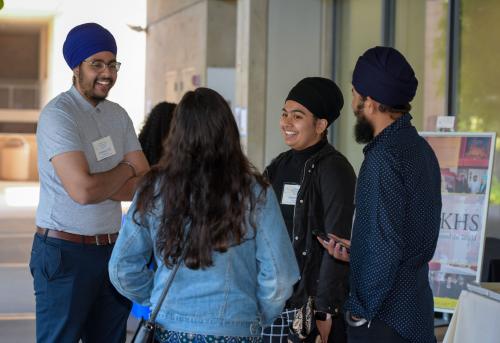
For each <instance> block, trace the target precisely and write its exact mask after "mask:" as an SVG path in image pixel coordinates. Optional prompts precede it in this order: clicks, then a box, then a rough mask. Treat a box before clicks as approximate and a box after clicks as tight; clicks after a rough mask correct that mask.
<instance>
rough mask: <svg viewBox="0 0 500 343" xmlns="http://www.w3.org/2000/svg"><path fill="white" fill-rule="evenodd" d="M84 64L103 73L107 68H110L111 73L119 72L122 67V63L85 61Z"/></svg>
mask: <svg viewBox="0 0 500 343" xmlns="http://www.w3.org/2000/svg"><path fill="white" fill-rule="evenodd" d="M83 62H85V63H88V64H89V65H90V67H91V68H92V69H94V70H95V71H96V72H101V71H104V69H106V67H108V68H109V70H110V71H112V72H117V71H118V70H120V66H121V65H122V64H121V63H120V62H116V61H113V62H110V63H108V64H106V63H104V62H103V61H87V60H83Z"/></svg>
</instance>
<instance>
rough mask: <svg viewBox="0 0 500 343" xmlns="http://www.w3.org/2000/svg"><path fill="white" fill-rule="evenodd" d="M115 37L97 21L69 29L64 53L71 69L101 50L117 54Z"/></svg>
mask: <svg viewBox="0 0 500 343" xmlns="http://www.w3.org/2000/svg"><path fill="white" fill-rule="evenodd" d="M116 50H117V49H116V42H115V38H114V37H113V35H112V34H111V32H109V31H108V30H106V29H105V28H104V27H102V26H101V25H99V24H96V23H86V24H81V25H78V26H75V27H74V28H72V29H71V31H69V33H68V36H67V37H66V40H65V41H64V45H63V55H64V59H65V60H66V63H67V64H68V65H69V67H70V68H71V69H73V68H75V67H76V66H77V65H79V64H80V63H82V61H83V60H84V59H86V58H87V57H89V56H92V55H93V54H96V53H98V52H101V51H110V52H112V53H113V54H114V55H116Z"/></svg>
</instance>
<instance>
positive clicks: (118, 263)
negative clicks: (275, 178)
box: [109, 88, 298, 343]
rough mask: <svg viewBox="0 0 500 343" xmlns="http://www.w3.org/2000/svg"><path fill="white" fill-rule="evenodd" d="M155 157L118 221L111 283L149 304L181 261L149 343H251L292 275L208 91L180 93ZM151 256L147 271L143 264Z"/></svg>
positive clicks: (254, 181)
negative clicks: (152, 264) (154, 342)
mask: <svg viewBox="0 0 500 343" xmlns="http://www.w3.org/2000/svg"><path fill="white" fill-rule="evenodd" d="M164 151H165V154H164V155H163V157H162V158H161V159H160V162H159V163H158V165H156V166H155V167H153V168H152V170H151V171H150V172H149V173H148V174H147V175H146V176H145V178H144V180H143V184H142V186H141V188H140V189H139V191H138V192H137V194H136V197H135V199H134V202H133V204H132V206H131V208H130V210H129V212H128V214H127V217H126V219H125V221H124V224H123V227H122V229H121V231H120V235H119V238H118V241H117V242H116V245H115V248H114V250H113V255H112V257H111V260H110V264H109V271H110V276H111V280H112V282H113V284H114V285H115V287H116V288H117V289H118V290H119V292H120V293H122V294H123V295H125V296H126V297H128V298H130V299H132V300H134V301H136V302H139V303H143V304H146V305H152V306H154V305H155V304H156V302H157V300H158V297H159V295H160V294H161V292H162V290H163V288H164V286H165V280H166V279H167V278H168V276H169V275H170V273H171V270H172V267H173V266H174V265H175V264H177V263H180V268H179V270H178V272H177V274H176V275H175V278H174V281H173V284H172V287H171V288H170V291H169V293H168V295H167V297H166V299H165V301H164V303H163V304H162V307H161V310H160V312H159V315H158V317H157V323H158V324H160V325H161V328H160V330H158V331H157V333H156V338H157V339H158V340H159V341H160V342H170V343H174V342H181V341H182V342H189V341H205V342H212V341H216V342H219V343H222V342H227V341H229V340H231V342H258V341H260V340H261V338H260V334H261V330H260V327H262V326H265V325H269V324H271V323H272V320H273V318H274V317H275V316H277V315H278V314H279V313H280V311H281V310H282V309H283V306H284V304H285V301H286V300H287V299H288V297H289V296H290V295H291V293H292V286H293V284H294V283H295V282H296V281H297V279H298V268H297V264H296V262H295V257H294V253H293V250H292V246H291V243H290V239H289V238H288V234H287V231H286V227H285V224H284V222H283V218H282V216H281V213H280V209H279V206H278V203H277V200H276V197H275V195H274V192H273V190H272V189H271V188H270V187H268V185H267V183H266V182H265V181H264V179H263V178H262V176H261V175H260V174H259V173H258V172H257V171H256V170H255V168H254V167H253V166H252V165H251V164H250V162H249V161H248V159H247V158H246V157H245V155H244V154H243V151H242V149H241V145H240V140H239V133H238V128H237V126H236V122H235V120H234V117H233V115H232V113H231V110H230V108H229V106H228V105H227V103H226V101H225V100H224V99H223V98H222V97H221V96H220V95H219V94H218V93H217V92H215V91H213V90H211V89H208V88H198V89H196V90H195V91H190V92H187V93H186V94H185V95H184V97H183V98H182V100H181V102H180V103H179V104H178V106H177V108H176V110H175V112H174V118H173V121H172V128H171V131H170V134H169V136H168V138H167V140H166V142H165V147H164ZM184 247H187V253H186V257H185V258H184V260H181V253H182V250H183V248H184ZM152 252H154V258H155V260H156V262H157V264H158V269H157V270H156V272H153V271H151V270H149V269H147V268H145V266H146V263H147V262H148V260H149V258H150V256H151V253H152Z"/></svg>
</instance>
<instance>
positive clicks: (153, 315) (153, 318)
mask: <svg viewBox="0 0 500 343" xmlns="http://www.w3.org/2000/svg"><path fill="white" fill-rule="evenodd" d="M187 246H188V245H187V243H185V244H184V248H183V249H182V254H181V258H180V259H179V260H178V261H177V264H176V265H175V266H174V269H172V272H171V273H170V275H169V276H168V279H167V284H166V285H165V288H164V289H163V292H162V293H161V295H160V298H159V299H158V303H157V304H156V306H155V308H154V310H153V312H152V313H151V317H149V320H148V321H149V322H150V323H154V322H155V321H156V316H157V315H158V312H160V308H161V305H162V304H163V300H165V297H166V296H167V293H168V290H169V289H170V286H172V282H173V281H174V277H175V274H176V273H177V270H178V269H179V266H180V264H181V263H182V262H183V261H184V258H185V257H186V253H187Z"/></svg>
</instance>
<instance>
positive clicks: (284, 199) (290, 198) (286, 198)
mask: <svg viewBox="0 0 500 343" xmlns="http://www.w3.org/2000/svg"><path fill="white" fill-rule="evenodd" d="M299 189H300V185H297V184H294V183H284V184H283V194H282V196H281V204H282V205H295V202H296V201H297V193H299Z"/></svg>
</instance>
